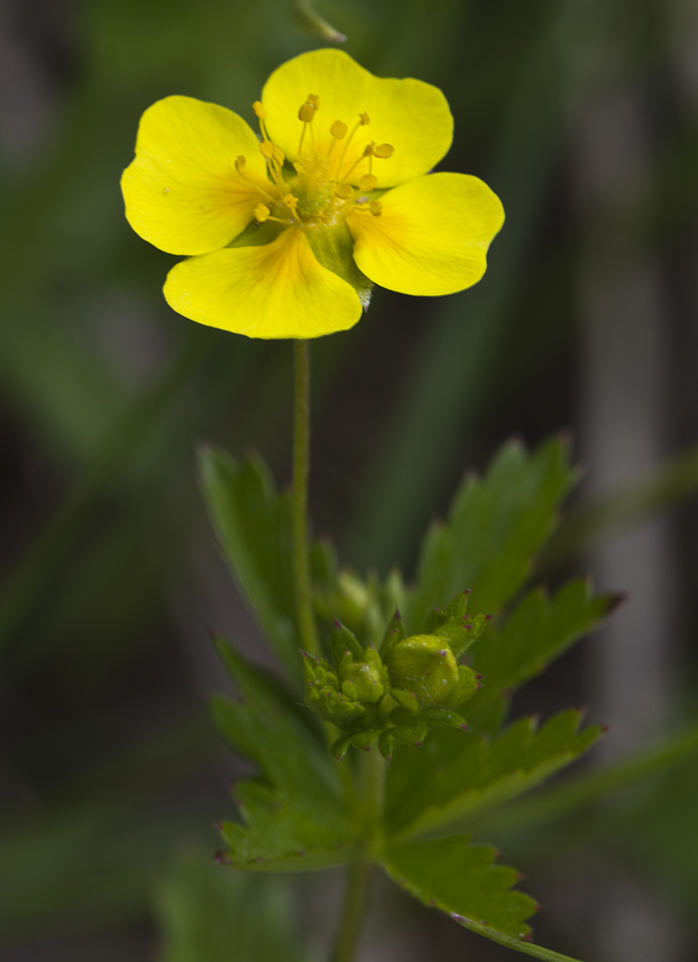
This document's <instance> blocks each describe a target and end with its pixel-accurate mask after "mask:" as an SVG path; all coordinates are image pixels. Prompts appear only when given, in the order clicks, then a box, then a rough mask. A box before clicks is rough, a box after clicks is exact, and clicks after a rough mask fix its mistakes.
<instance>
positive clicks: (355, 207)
mask: <svg viewBox="0 0 698 962" xmlns="http://www.w3.org/2000/svg"><path fill="white" fill-rule="evenodd" d="M252 106H253V109H254V112H255V114H256V115H257V118H258V120H259V129H260V132H261V135H262V140H261V143H260V145H259V149H260V151H261V153H262V156H263V157H264V159H265V161H266V165H267V174H268V178H269V182H268V184H266V185H265V187H264V189H262V190H261V193H262V194H263V196H264V201H263V202H260V203H259V204H258V205H257V207H256V208H255V212H254V215H255V219H256V220H257V221H258V222H259V223H263V222H265V221H276V222H278V223H281V224H283V225H284V227H290V226H292V225H294V224H295V225H297V226H299V227H302V228H303V229H304V230H313V229H315V228H322V227H333V226H336V225H337V224H339V223H341V222H342V221H344V219H345V218H346V217H347V215H348V214H349V213H351V212H352V211H362V212H366V213H367V214H370V215H372V216H374V217H378V216H380V213H381V203H380V201H379V200H375V199H373V198H371V197H370V196H369V195H370V194H371V192H372V191H373V190H375V188H376V185H377V183H378V179H377V178H376V176H375V174H374V173H373V163H374V161H380V160H384V159H387V158H388V157H391V156H392V155H393V153H394V147H393V146H392V144H377V143H376V142H375V141H373V140H369V139H368V138H367V137H366V136H365V135H364V136H362V134H363V132H364V131H365V129H366V127H368V125H369V124H370V122H371V118H370V117H369V115H368V114H367V113H366V112H365V111H363V112H362V113H360V114H359V117H358V120H357V121H356V122H355V123H354V126H353V127H352V128H351V130H350V129H349V125H348V124H347V123H345V122H344V120H341V119H337V120H334V121H333V122H332V124H331V125H330V126H329V137H328V136H327V135H326V133H325V131H324V130H322V128H320V129H318V127H319V123H318V121H317V120H316V115H317V114H318V112H319V110H320V98H319V97H318V96H317V95H316V94H308V97H307V98H306V100H305V102H304V103H302V104H301V106H300V108H299V110H298V120H299V122H300V124H301V129H300V133H299V141H298V150H297V157H296V160H295V161H294V162H293V163H292V164H288V163H287V161H286V156H285V154H284V152H283V150H282V149H281V148H280V147H278V146H277V145H276V144H274V143H273V142H272V141H271V139H270V138H269V135H268V132H267V126H266V122H265V121H266V111H265V109H264V107H263V106H262V104H261V103H260V102H259V101H255V103H254V104H253V105H252ZM362 140H363V141H365V142H364V144H363V146H361V141H362ZM235 167H236V170H237V171H238V173H239V174H241V175H242V176H245V175H244V167H245V158H244V157H242V156H240V157H238V158H237V160H236V162H235Z"/></svg>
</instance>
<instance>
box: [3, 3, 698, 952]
mask: <svg viewBox="0 0 698 962" xmlns="http://www.w3.org/2000/svg"><path fill="white" fill-rule="evenodd" d="M319 12H320V13H321V14H322V15H323V16H324V17H326V18H327V20H328V21H330V22H331V23H332V24H333V25H334V26H335V27H336V28H337V29H338V30H340V31H341V32H342V33H344V34H346V36H347V38H348V39H347V42H346V44H345V45H344V48H345V49H346V50H347V51H348V52H349V53H350V54H352V55H353V56H354V57H355V58H356V59H358V60H359V61H360V62H361V63H362V64H363V65H364V66H366V67H367V68H369V69H370V70H372V71H373V72H374V73H377V74H379V75H386V76H416V77H419V78H422V79H425V80H428V81H430V82H432V83H435V84H437V85H438V86H440V87H441V88H442V89H443V90H444V92H445V93H446V95H447V97H448V99H449V101H450V103H451V106H452V110H453V113H454V116H455V122H456V128H455V140H454V145H453V148H452V150H451V152H450V154H449V155H448V157H447V159H446V161H445V162H444V164H442V167H444V169H452V170H459V171H465V172H469V173H473V174H477V175H478V176H481V177H483V178H484V179H485V180H486V181H487V182H488V183H489V184H490V185H491V186H492V187H493V188H494V190H495V191H496V192H497V193H498V194H499V195H500V197H501V198H502V200H503V203H504V207H505V210H506V212H507V223H506V225H505V228H504V230H503V232H502V234H501V235H500V237H499V238H498V239H497V240H496V241H495V243H494V245H493V247H492V250H491V256H490V267H489V269H488V272H487V274H486V276H485V278H484V280H483V281H482V282H481V284H479V285H478V286H477V287H476V288H475V289H473V290H472V291H469V292H465V293H464V294H462V295H457V296H454V297H450V298H445V299H434V300H429V299H426V298H424V299H420V298H407V297H402V296H400V295H397V294H390V293H387V292H383V291H376V293H375V295H374V300H373V303H372V306H371V309H370V311H369V312H368V314H367V315H366V316H365V317H364V318H363V319H362V320H361V322H360V323H359V324H358V325H357V326H356V328H354V329H353V330H352V331H350V332H348V333H345V334H340V335H336V336H333V337H330V338H326V339H323V340H321V341H318V342H316V343H314V344H313V362H314V380H313V403H314V412H313V428H314V437H313V459H314V464H313V477H312V492H311V502H312V511H313V516H314V519H315V527H316V530H318V531H319V532H320V533H329V532H331V533H332V536H333V537H334V538H335V540H336V542H337V544H338V547H339V550H340V555H341V557H342V558H343V559H344V560H345V561H346V562H348V563H351V564H353V565H356V566H357V567H359V568H361V569H365V568H367V567H373V568H376V569H378V570H379V571H380V572H385V571H386V570H387V569H388V568H389V567H390V565H391V564H392V563H393V562H394V561H399V563H400V564H401V565H402V566H403V568H404V570H406V571H407V572H408V573H409V572H410V570H411V567H412V565H413V563H414V557H415V553H416V548H417V545H418V542H419V538H420V536H421V532H422V530H423V528H424V526H425V525H426V524H427V523H428V522H429V521H430V520H431V519H432V518H433V517H434V516H436V515H438V514H439V513H443V511H444V510H445V507H446V505H447V503H448V498H449V495H450V494H451V492H452V491H453V489H454V487H455V485H456V484H457V482H458V479H459V477H460V475H461V473H462V472H463V470H465V469H466V468H467V469H480V468H482V467H483V465H484V464H485V463H486V461H487V459H488V458H489V456H490V455H491V454H492V453H493V451H494V450H495V449H496V448H497V446H498V445H499V444H500V443H501V442H502V441H503V440H504V439H505V438H506V437H508V436H510V435H512V434H520V435H522V436H523V437H524V439H525V440H526V441H527V442H528V443H531V444H533V443H536V442H537V441H538V440H540V439H541V438H542V437H544V436H545V435H546V434H548V433H549V432H551V431H557V430H560V429H567V430H570V431H571V432H572V434H573V437H574V438H575V443H576V450H577V453H578V457H579V458H580V459H581V461H582V462H583V465H584V468H585V476H584V481H583V484H582V487H581V491H580V494H579V495H578V496H577V500H576V501H575V503H574V504H573V505H572V512H573V513H572V515H571V520H570V521H569V523H568V524H567V525H566V526H563V528H561V529H560V532H559V535H558V536H557V538H556V540H555V542H554V543H553V544H552V545H551V548H550V551H549V552H548V554H547V556H546V557H545V559H544V564H543V570H542V571H541V573H540V576H541V577H543V576H544V577H545V578H546V579H548V580H553V581H554V580H556V579H557V578H559V577H560V576H561V575H562V574H564V573H568V572H569V571H570V570H574V569H579V568H581V569H582V570H585V569H590V570H593V572H594V574H595V580H596V582H597V584H598V585H599V587H601V588H603V589H611V590H618V589H628V590H629V592H630V598H629V601H628V604H627V605H626V607H625V610H624V611H623V612H621V613H620V614H619V615H618V616H617V618H616V619H615V620H614V623H613V627H612V628H610V629H609V630H608V631H607V632H606V633H605V636H604V637H603V638H600V639H598V640H594V641H593V642H590V643H586V644H585V645H583V646H582V647H581V648H580V649H579V650H578V651H577V652H575V653H573V654H571V655H569V656H567V657H566V658H565V659H564V660H563V662H561V663H560V665H558V666H556V667H555V668H554V670H553V671H551V672H550V673H549V675H548V676H546V677H545V678H542V679H541V680H540V681H539V682H536V683H535V684H534V686H532V690H531V691H530V692H527V693H524V695H523V696H522V697H521V699H520V701H521V708H522V709H529V708H536V709H543V710H544V711H547V710H554V709H556V708H559V707H564V706H566V705H569V704H577V703H587V704H589V705H590V711H591V715H592V717H593V719H594V720H602V721H608V722H609V723H610V725H611V733H610V735H609V737H608V739H607V741H606V747H605V748H604V750H603V752H601V753H599V754H598V757H597V758H596V759H595V760H592V764H593V763H594V761H595V763H596V764H600V763H601V759H602V756H603V755H604V754H605V756H606V757H605V761H610V760H611V758H612V756H614V755H615V756H618V757H620V756H626V755H629V754H631V753H633V752H635V751H642V750H643V747H644V746H645V745H647V744H648V743H650V742H651V741H652V739H653V738H654V737H656V736H657V735H659V734H661V733H662V732H667V731H671V730H674V729H675V728H677V727H678V726H680V725H681V724H684V723H687V722H689V721H690V720H691V718H693V719H694V720H695V699H696V691H697V690H698V688H697V685H698V677H697V673H696V657H695V638H696V622H697V620H698V606H697V605H696V597H697V596H698V592H697V591H696V589H697V588H698V550H697V548H698V544H697V541H698V539H697V538H696V532H697V523H696V522H697V519H698V515H697V511H696V501H695V498H694V497H693V495H694V492H695V490H696V488H697V487H698V403H697V402H698V351H697V348H698V333H697V329H696V324H695V321H696V314H697V312H696V307H697V306H698V292H697V289H696V276H698V248H697V246H696V233H695V212H696V209H697V208H698V178H697V175H696V171H697V170H698V125H697V122H696V118H697V116H698V110H697V107H698V72H697V71H696V63H697V62H698V58H697V56H696V49H697V46H696V44H697V41H698V15H697V12H696V7H695V3H694V2H692V0H662V2H660V0H654V2H650V0H634V2H632V3H631V2H629V0H605V2H604V0H555V2H551V0H529V2H527V3H514V2H511V0H510V2H506V0H430V2H426V0H344V2H342V0H323V2H322V3H321V4H320V10H319ZM311 14H312V10H311V9H310V8H309V7H308V5H307V4H304V3H301V4H298V3H294V2H292V0H255V2H254V3H250V2H246V3H242V2H238V0H226V2H222V0H198V3H196V4H193V3H184V2H183V0H167V2H165V0H89V2H88V0H82V2H80V0H6V2H5V3H4V4H3V6H2V8H1V9H0V77H1V78H2V82H1V89H0V167H1V168H2V174H3V176H2V189H1V198H0V216H1V220H0V223H2V232H1V234H0V245H1V246H2V256H1V257H0V275H1V282H0V303H1V305H2V323H1V325H0V371H1V374H2V379H1V392H2V393H1V400H2V404H1V407H0V431H1V437H2V463H3V471H2V485H3V498H2V502H1V504H0V511H1V512H2V551H1V553H0V564H2V584H1V585H0V658H1V659H2V671H1V673H0V677H1V680H0V700H1V704H0V712H1V715H0V718H1V721H2V724H1V727H0V780H1V782H2V786H3V788H2V800H1V804H2V815H3V817H2V821H1V822H0V873H1V885H0V887H1V889H2V892H3V894H2V898H1V899H0V933H1V934H0V957H1V958H3V959H7V960H8V962H44V960H45V962H63V960H66V962H67V960H70V962H80V960H83V959H85V960H87V959H90V960H95V959H99V960H107V962H109V960H124V959H128V960H129V962H139V960H146V959H161V960H163V962H218V960H221V962H222V960H232V959H235V960H239V962H248V960H252V959H254V960H255V962H260V960H264V959H267V958H268V959H278V958H280V957H281V956H282V955H283V956H284V957H290V958H317V957H318V954H317V950H318V946H319V945H320V944H321V940H322V937H323V934H326V932H327V929H328V926H329V924H330V920H331V916H332V913H333V911H334V908H333V905H334V902H333V898H334V897H335V896H336V894H337V893H336V892H335V890H334V889H333V887H332V885H329V886H328V885H327V884H325V882H324V881H323V880H321V885H320V886H318V884H317V880H316V881H315V883H313V881H312V880H311V881H302V882H300V883H298V884H296V885H294V887H293V889H292V890H291V891H289V888H288V886H287V884H286V882H284V880H271V881H269V882H263V881H262V882H259V881H257V880H255V882H254V883H252V882H248V880H247V879H246V878H245V877H238V876H237V875H236V874H235V873H233V872H232V871H230V870H224V869H222V868H219V867H217V866H215V865H214V864H213V862H212V860H211V855H212V852H213V850H214V849H215V847H216V845H217V835H216V832H215V830H214V829H213V827H212V826H213V822H214V821H216V820H218V819H220V818H221V817H227V816H229V815H230V813H231V810H232V803H231V802H230V800H229V798H228V794H227V792H228V785H229V783H230V781H231V779H232V778H234V776H235V773H236V772H237V771H238V764H237V763H236V762H235V760H234V759H233V758H231V757H230V755H229V754H228V753H227V752H226V750H225V749H224V748H223V746H222V744H221V743H220V741H219V739H218V737H217V735H216V734H215V733H214V731H213V729H212V726H211V724H210V723H209V721H208V720H207V717H206V709H205V696H206V694H207V693H208V692H210V691H212V690H215V689H216V688H222V687H225V685H226V683H225V681H224V679H223V677H222V671H221V669H220V668H219V666H218V665H217V663H216V659H215V657H214V655H213V652H212V650H211V647H210V645H209V642H208V638H207V631H206V629H207V627H208V626H211V627H215V628H216V629H218V630H220V631H222V632H226V633H228V635H229V636H230V637H231V639H232V640H234V641H235V642H236V643H237V644H238V645H239V646H240V647H242V648H243V649H244V650H245V651H247V652H248V653H250V652H251V653H253V656H256V657H258V658H259V659H260V660H262V661H264V660H267V661H268V654H267V653H266V652H265V650H264V648H263V644H262V642H261V639H260V638H259V635H258V632H257V629H256V627H255V626H254V624H253V622H252V619H251V617H250V616H249V614H248V613H247V612H246V611H245V610H244V607H243V605H242V603H241V601H240V599H239V597H238V595H237V593H236V590H235V588H234V586H233V585H232V583H231V581H230V579H229V577H228V575H227V573H226V571H225V570H224V566H223V564H222V562H221V560H220V558H219V555H218V552H217V549H216V546H215V544H214V543H213V537H212V534H211V532H210V529H209V526H208V523H207V520H206V518H205V512H204V508H203V505H202V502H201V498H200V496H199V493H198V491H197V483H196V477H195V448H196V444H197V443H198V442H199V441H201V440H215V441H217V442H220V443H222V444H224V445H225V446H227V447H228V448H229V449H230V450H231V451H232V452H233V453H234V454H236V455H239V454H241V453H243V452H245V451H248V450H250V449H256V450H259V451H261V452H262V453H263V455H264V456H265V457H266V458H267V459H268V460H269V462H270V463H271V465H272V467H273V469H274V472H275V474H276V476H277V478H278V479H279V481H281V482H282V483H283V482H287V481H288V480H289V478H290V429H291V425H290V417H289V393H290V389H291V350H290V346H289V345H288V344H287V343H284V342H279V343H263V342H259V341H250V340H247V339H245V338H240V337H234V336H231V335H228V334H225V333H222V332H218V331H215V330H211V329H204V328H200V327H198V326H197V325H194V324H192V323H191V322H189V321H187V320H185V319H184V318H182V317H179V316H178V315H175V314H174V313H172V312H171V311H170V310H169V309H168V307H167V306H166V304H165V303H164V301H163V299H162V297H161V293H160V288H161V283H162V281H163V279H164V276H165V273H166V272H167V270H168V269H169V267H170V266H171V264H172V263H173V258H172V257H170V256H168V255H166V254H163V253H161V252H160V251H157V250H155V249H154V248H151V247H149V246H148V245H147V244H146V243H145V242H143V241H141V240H140V239H139V238H138V237H137V236H136V235H135V234H133V232H132V231H131V230H130V228H129V227H128V225H127V224H126V221H125V220H124V217H123V207H122V202H121V197H120V192H119V188H118V181H119V176H120V173H121V170H122V169H123V167H124V166H126V165H127V164H128V163H129V161H130V159H131V157H132V151H133V143H134V138H135V132H136V126H137V123H138V118H139V116H140V114H141V112H142V111H143V110H144V108H145V107H147V106H148V105H149V104H150V103H152V102H153V101H154V100H156V99H158V98H159V97H163V96H166V95H168V94H172V93H182V94H188V95H191V96H195V97H200V98H203V99H207V100H212V101H215V102H218V103H222V104H225V105H227V106H230V107H232V108H233V109H235V110H237V111H239V112H240V113H242V114H243V116H245V117H247V118H248V119H251V109H250V106H249V105H250V104H251V103H252V101H253V100H254V99H255V98H256V97H257V96H258V94H259V91H260V89H261V86H262V84H263V82H264V79H265V78H266V76H267V75H268V74H269V72H270V71H271V70H272V69H273V68H274V67H275V66H277V65H278V64H279V63H280V62H282V61H283V60H284V59H287V58H289V57H291V56H294V55H295V54H297V53H300V52H302V51H304V50H307V49H311V48H313V47H316V46H321V45H323V44H325V43H327V40H326V39H323V36H322V35H321V30H320V27H319V26H318V24H317V23H314V22H313V17H312V15H311ZM669 509H671V510H669ZM697 789H698V767H697V765H696V762H695V761H693V762H691V761H690V760H689V761H687V762H683V763H682V764H681V765H679V766H677V767H675V768H673V769H672V770H671V771H669V772H668V773H666V774H664V775H661V776H656V777H655V778H654V779H651V780H647V781H645V782H643V784H642V785H641V786H640V787H635V788H634V789H633V790H631V791H625V792H623V793H618V794H616V795H615V796H614V797H613V799H612V800H611V801H609V803H608V805H604V806H601V807H599V806H596V807H594V808H593V809H588V808H587V809H584V810H583V811H577V812H575V813H574V814H573V815H570V816H569V817H567V818H565V819H560V820H558V821H557V822H556V823H555V824H554V825H553V826H550V827H543V828H540V827H539V828H538V829H535V830H534V829H532V830H531V831H521V830H519V831H518V832H517V831H516V829H515V826H514V828H512V829H510V830H509V831H508V832H507V831H505V830H504V829H502V841H501V844H502V847H503V850H504V854H505V858H504V861H507V860H511V861H512V863H513V864H515V865H517V867H519V868H522V869H523V870H524V871H526V872H527V874H528V878H529V881H528V883H527V885H528V888H529V889H530V890H531V891H532V892H533V893H534V894H535V895H537V896H538V897H539V898H540V899H541V901H542V902H543V903H544V906H545V910H544V911H543V912H542V913H541V915H540V916H539V921H538V922H537V925H536V938H537V940H539V941H541V942H543V944H549V945H552V946H553V947H556V948H560V949H561V950H564V951H568V952H570V953H571V954H573V955H579V956H581V957H584V958H587V957H589V958H593V957H597V958H603V959H605V960H612V962H615V960H616V959H618V960H620V959H623V960H626V959H628V958H632V959H633V960H634V962H642V960H644V959H647V960H650V959H652V960H653V962H654V960H658V959H661V960H662V962H674V960H676V962H684V960H685V962H690V960H693V959H695V958H696V957H697V955H698V925H697V920H698V911H696V909H697V908H698V894H697V893H698V859H697V858H696V852H697V851H698V817H697V816H696V805H695V798H696V790H697ZM494 840H495V841H498V842H499V841H500V839H498V838H495V839H494ZM505 843H506V847H505ZM334 881H336V880H333V884H334ZM375 905H376V912H375V913H374V915H373V916H372V918H371V920H370V923H369V935H368V937H367V939H366V940H365V943H364V946H365V952H364V958H365V959H366V960H369V959H385V960H390V959H392V958H400V959H402V960H407V962H410V960H415V962H416V960H420V959H427V958H444V959H447V958H459V959H478V960H483V962H484V960H489V959H492V960H504V959H505V958H510V957H512V956H511V955H510V953H508V952H506V951H505V950H504V949H500V948H498V947H497V946H491V945H489V944H483V943H482V941H481V940H478V939H476V937H475V936H471V935H469V934H468V933H464V932H463V931H462V930H460V929H458V928H457V927H456V926H454V925H453V924H452V923H450V922H448V920H445V919H441V918H438V917H437V916H436V914H435V913H429V912H427V911H426V910H425V911H422V910H420V909H418V908H417V907H416V906H414V905H411V904H408V903H407V902H406V901H404V900H403V898H402V896H399V895H398V894H397V893H395V892H391V891H390V890H388V889H387V887H386V886H384V885H381V884H380V883H377V885H376V890H375ZM289 931H295V932H297V933H300V934H301V935H302V936H303V938H304V939H305V941H304V943H303V944H304V948H303V950H302V951H299V952H296V951H295V949H293V948H292V946H291V945H290V944H289V935H288V933H289ZM308 933H310V934H308ZM313 933H314V934H313Z"/></svg>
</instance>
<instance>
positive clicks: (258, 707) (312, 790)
mask: <svg viewBox="0 0 698 962" xmlns="http://www.w3.org/2000/svg"><path fill="white" fill-rule="evenodd" d="M216 644H217V647H218V650H219V652H220V653H221V656H222V657H223V659H224V661H225V663H226V667H227V668H228V671H229V672H230V674H231V676H232V677H233V679H234V680H235V683H236V685H237V686H238V688H239V691H240V695H241V699H240V700H238V701H234V700H232V699H230V698H226V697H223V696H220V695H217V696H215V697H214V698H213V699H212V700H211V711H212V714H213V718H214V721H215V722H216V724H217V725H218V727H219V728H220V729H221V731H222V733H223V734H224V736H225V737H226V738H227V740H228V741H229V742H230V743H231V745H232V746H233V747H234V748H236V749H237V750H238V751H239V752H240V753H241V754H243V755H244V756H246V757H247V758H248V759H249V760H250V761H252V762H254V763H255V764H256V765H257V766H258V767H259V769H260V772H261V774H262V776H263V778H262V779H260V778H254V779H247V780H243V781H241V782H238V784H237V785H236V787H235V796H234V797H235V800H236V802H237V804H238V808H239V811H240V815H241V817H242V819H243V824H238V823H234V822H226V823H224V825H223V828H222V834H223V838H224V840H225V841H226V843H227V845H228V846H229V851H228V852H227V853H226V855H225V858H226V860H227V861H229V862H231V863H233V864H235V865H237V866H238V867H240V868H249V869H256V870H261V871H272V872H275V871H303V870H305V869H311V868H318V867H324V866H328V865H338V864H341V863H342V862H344V861H346V859H347V858H349V857H350V856H351V848H352V845H353V835H352V823H351V818H350V816H349V815H348V813H347V811H346V808H345V805H344V800H343V794H342V791H341V785H340V777H339V769H338V767H337V763H336V762H335V761H334V760H333V759H332V758H331V756H330V755H329V753H328V751H327V748H326V745H325V742H324V740H323V738H322V735H321V733H320V732H319V730H318V729H317V728H315V725H314V721H313V719H312V717H311V716H310V713H309V712H308V711H307V709H306V708H305V707H304V706H303V705H297V704H295V703H294V702H293V700H292V699H291V698H290V697H289V696H288V693H287V692H286V691H285V689H283V687H282V686H281V685H280V684H279V683H278V682H276V681H275V680H274V679H273V678H271V677H270V676H269V675H267V674H266V673H264V672H263V671H261V670H260V669H259V668H256V667H254V666H252V665H250V664H249V663H248V662H246V661H245V659H244V658H242V656H241V655H240V654H238V652H236V651H235V649H234V648H232V647H231V646H230V645H228V644H227V643H226V642H224V641H223V640H222V639H217V641H216Z"/></svg>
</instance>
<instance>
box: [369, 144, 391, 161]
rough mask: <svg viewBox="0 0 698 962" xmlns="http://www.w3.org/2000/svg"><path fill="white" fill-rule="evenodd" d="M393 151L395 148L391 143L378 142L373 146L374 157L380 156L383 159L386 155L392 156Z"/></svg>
mask: <svg viewBox="0 0 698 962" xmlns="http://www.w3.org/2000/svg"><path fill="white" fill-rule="evenodd" d="M394 153H395V148H394V147H393V145H392V144H378V146H377V147H374V148H373V156H374V157H382V158H383V159H385V158H387V157H392V156H393V154H394Z"/></svg>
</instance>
